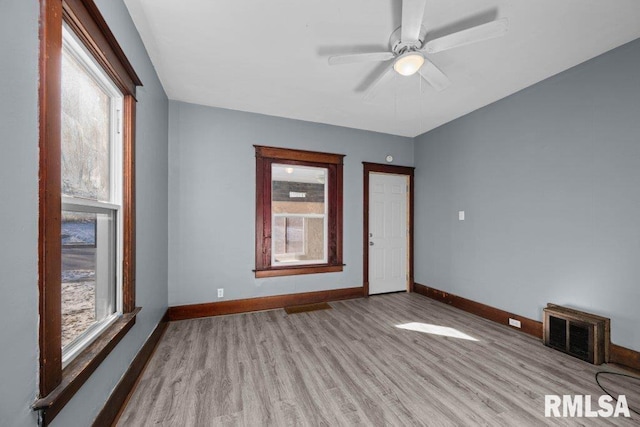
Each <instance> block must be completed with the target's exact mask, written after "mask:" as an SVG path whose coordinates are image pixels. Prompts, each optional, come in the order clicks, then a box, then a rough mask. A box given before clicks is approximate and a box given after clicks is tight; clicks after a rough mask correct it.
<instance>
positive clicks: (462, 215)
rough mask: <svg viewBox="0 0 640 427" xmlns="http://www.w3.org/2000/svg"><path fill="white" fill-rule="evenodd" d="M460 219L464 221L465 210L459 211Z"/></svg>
mask: <svg viewBox="0 0 640 427" xmlns="http://www.w3.org/2000/svg"><path fill="white" fill-rule="evenodd" d="M458 220H459V221H464V211H458Z"/></svg>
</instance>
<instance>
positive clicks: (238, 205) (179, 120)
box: [169, 101, 413, 306]
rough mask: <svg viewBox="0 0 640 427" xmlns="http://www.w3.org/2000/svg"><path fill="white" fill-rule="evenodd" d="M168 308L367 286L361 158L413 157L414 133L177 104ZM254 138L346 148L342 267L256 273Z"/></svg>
mask: <svg viewBox="0 0 640 427" xmlns="http://www.w3.org/2000/svg"><path fill="white" fill-rule="evenodd" d="M169 117H170V124H169V133H170V136H169V262H170V264H169V305H171V306H174V305H180V304H193V303H203V302H211V301H220V300H218V298H217V296H216V289H217V288H224V290H225V298H224V299H223V300H230V299H241V298H252V297H259V296H266V295H280V294H290V293H298V292H310V291H318V290H327V289H337V288H347V287H353V286H362V162H363V161H370V162H378V163H382V162H384V158H385V156H386V155H387V154H392V155H393V156H394V158H395V161H394V163H395V164H397V165H408V166H411V165H412V164H413V160H412V158H413V139H411V138H403V137H397V136H391V135H385V134H380V133H373V132H366V131H360V130H354V129H347V128H341V127H336V126H329V125H320V124H315V123H308V122H302V121H296V120H289V119H282V118H275V117H270V116H264V115H259V114H251V113H243V112H237V111H230V110H223V109H217V108H210V107H202V106H197V105H193V104H185V103H182V102H177V101H171V102H170V111H169ZM254 144H258V145H267V146H276V147H286V148H298V149H307V150H313V151H325V152H331V153H340V154H346V157H345V166H344V262H345V263H346V264H347V266H346V267H345V269H344V271H343V272H341V273H326V274H310V275H303V276H289V277H277V278H268V279H256V278H255V277H254V274H253V273H252V271H251V270H252V269H253V268H254V267H255V252H254V251H255V249H254V248H255V243H254V242H255V235H254V228H255V225H254V224H255V150H254V148H253V145H254Z"/></svg>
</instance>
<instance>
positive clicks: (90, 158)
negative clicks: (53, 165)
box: [62, 48, 111, 201]
mask: <svg viewBox="0 0 640 427" xmlns="http://www.w3.org/2000/svg"><path fill="white" fill-rule="evenodd" d="M110 125H111V98H110V96H109V95H108V94H107V92H105V91H104V89H102V87H101V86H100V85H99V84H98V83H97V81H96V79H95V78H94V77H93V76H92V75H91V74H90V73H89V72H88V71H87V69H86V68H85V67H84V66H83V65H81V63H80V62H79V61H78V60H77V59H76V58H75V57H74V56H73V55H72V54H71V53H69V52H68V51H67V49H66V48H65V49H63V55H62V194H63V195H67V196H76V197H83V198H87V199H94V200H101V201H109V200H110V173H109V170H110V161H111V155H110V152H111V150H110Z"/></svg>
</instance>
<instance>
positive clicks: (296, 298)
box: [169, 288, 362, 321]
mask: <svg viewBox="0 0 640 427" xmlns="http://www.w3.org/2000/svg"><path fill="white" fill-rule="evenodd" d="M360 297H362V288H345V289H334V290H330V291H319V292H305V293H300V294H287V295H276V296H270V297H260V298H249V299H241V300H234V301H222V302H211V303H205V304H192V305H180V306H176V307H169V320H171V321H174V320H185V319H195V318H198V317H209V316H219V315H222V314H235V313H247V312H250V311H260V310H272V309H275V308H284V307H289V306H292V305H303V304H314V303H318V302H331V301H339V300H344V299H353V298H360Z"/></svg>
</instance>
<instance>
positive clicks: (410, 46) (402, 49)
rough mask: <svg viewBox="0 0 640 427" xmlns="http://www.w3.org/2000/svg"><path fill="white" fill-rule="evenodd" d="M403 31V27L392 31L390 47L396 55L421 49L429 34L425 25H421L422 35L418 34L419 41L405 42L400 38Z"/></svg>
mask: <svg viewBox="0 0 640 427" xmlns="http://www.w3.org/2000/svg"><path fill="white" fill-rule="evenodd" d="M401 33H402V27H398V28H396V29H395V31H394V32H393V33H391V37H389V49H391V52H393V53H394V55H396V56H400V55H402V54H403V53H407V52H410V51H415V50H419V49H421V48H422V46H423V45H424V40H425V38H426V36H427V29H426V28H425V27H424V25H421V26H420V35H419V36H418V41H417V42H414V43H405V42H403V41H402V40H400V35H401Z"/></svg>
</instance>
